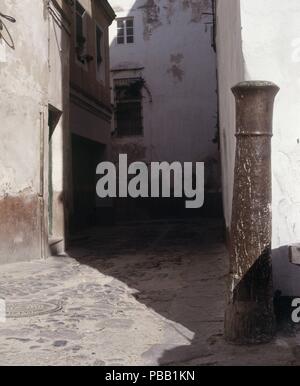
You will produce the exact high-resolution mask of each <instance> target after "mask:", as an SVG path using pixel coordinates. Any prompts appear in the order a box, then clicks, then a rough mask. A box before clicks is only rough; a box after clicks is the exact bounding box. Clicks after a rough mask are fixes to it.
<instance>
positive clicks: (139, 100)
mask: <svg viewBox="0 0 300 386" xmlns="http://www.w3.org/2000/svg"><path fill="white" fill-rule="evenodd" d="M139 80H140V78H136V77H130V78H119V79H114V99H115V113H114V116H115V119H114V120H115V132H116V136H117V137H118V138H126V137H127V138H129V137H143V136H144V116H143V93H142V90H140V95H139V96H134V95H133V96H132V97H131V98H126V97H125V98H124V99H119V98H118V97H117V88H118V87H120V88H122V85H121V84H118V83H121V82H122V83H123V82H124V83H125V84H124V86H123V87H124V89H125V88H126V87H128V88H129V87H130V85H131V84H134V82H135V81H139ZM119 105H120V106H122V107H125V106H126V105H128V106H130V107H131V109H132V107H133V105H136V106H137V108H138V111H139V114H138V116H139V121H136V122H135V125H132V126H133V127H134V128H135V130H130V131H128V132H125V133H124V132H123V133H122V132H121V131H120V129H119V125H118V121H119V120H118V107H119ZM122 113H124V112H123V111H122ZM138 122H139V123H140V125H138V124H137V123H138ZM137 127H139V129H138V130H136V128H137Z"/></svg>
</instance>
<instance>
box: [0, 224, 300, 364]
mask: <svg viewBox="0 0 300 386" xmlns="http://www.w3.org/2000/svg"><path fill="white" fill-rule="evenodd" d="M226 270H227V254H226V250H225V247H224V244H223V242H222V233H221V231H220V226H219V225H218V224H216V223H215V222H214V221H208V220H207V221H205V223H197V222H189V223H182V222H171V223H170V222H160V223H151V224H135V225H123V226H117V227H112V228H107V229H106V228H105V229H103V228H101V229H94V230H92V231H90V232H85V233H82V234H81V235H80V237H79V238H78V239H76V240H75V241H74V246H73V247H72V249H71V250H70V251H69V252H68V256H61V257H55V258H54V257H53V258H50V259H49V260H47V261H45V262H44V261H38V262H33V263H22V264H14V265H10V266H3V267H1V268H0V298H5V299H6V300H7V301H9V302H13V301H16V302H24V301H31V300H32V301H45V300H48V301H50V300H51V301H59V302H62V304H63V309H62V311H60V312H58V313H55V314H52V315H45V316H38V317H31V318H28V319H8V320H7V322H6V323H2V324H0V364H1V365H94V366H98V365H157V364H159V365H171V364H175V365H180V364H185V365H211V366H212V365H218V364H220V365H232V364H237V365H242V364H246V365H285V364H287V365H299V364H300V336H293V337H284V336H280V335H279V336H278V337H277V339H276V340H275V341H274V342H273V343H271V344H269V345H262V346H256V347H235V346H231V345H226V344H225V343H224V341H223V336H222V327H223V313H224V301H223V300H224V291H225V273H226Z"/></svg>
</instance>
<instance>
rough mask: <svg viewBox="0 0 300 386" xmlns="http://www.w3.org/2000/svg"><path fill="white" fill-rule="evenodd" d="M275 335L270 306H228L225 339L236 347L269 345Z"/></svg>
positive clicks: (240, 303) (255, 304) (256, 304)
mask: <svg viewBox="0 0 300 386" xmlns="http://www.w3.org/2000/svg"><path fill="white" fill-rule="evenodd" d="M275 334H276V320H275V315H274V312H273V307H272V306H265V305H264V304H258V303H254V302H241V301H240V302H236V303H234V304H229V305H228V307H227V310H226V313H225V339H226V341H227V342H229V343H232V344H236V345H255V344H263V343H269V342H271V341H272V340H273V338H274V337H275Z"/></svg>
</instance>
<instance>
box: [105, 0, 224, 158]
mask: <svg viewBox="0 0 300 386" xmlns="http://www.w3.org/2000/svg"><path fill="white" fill-rule="evenodd" d="M110 3H111V5H112V6H113V8H114V10H115V12H116V13H117V17H119V18H120V17H126V16H133V17H134V24H135V43H134V44H127V45H118V44H117V42H116V34H117V28H116V26H117V23H116V22H114V23H113V25H112V27H111V31H110V51H111V68H112V70H113V72H112V77H113V78H115V79H120V78H128V77H143V78H144V79H145V81H146V84H147V87H148V89H149V91H150V93H151V97H150V96H149V93H147V92H146V90H143V120H144V136H143V137H141V138H140V139H139V140H138V141H137V139H136V138H132V139H131V138H127V141H129V142H130V141H132V142H133V143H134V144H135V143H138V145H139V147H140V148H141V149H144V148H146V155H145V161H169V162H171V161H174V160H177V161H181V162H184V161H203V160H210V161H211V160H215V161H216V162H217V160H218V146H217V144H215V143H213V139H214V138H215V135H216V131H217V93H216V59H215V53H214V50H213V48H212V47H211V43H212V40H211V30H210V26H209V25H207V24H206V23H209V22H210V21H212V18H211V16H209V15H208V16H207V15H204V14H203V13H209V12H211V11H212V10H211V2H210V1H208V0H189V1H181V0H180V1H179V0H126V1H123V0H122V1H120V0H112V1H110ZM121 9H122V11H121ZM117 70H120V71H117ZM124 70H127V71H124ZM119 142H120V141H119ZM121 142H124V139H122V141H121ZM212 163H213V162H211V163H210V164H209V165H211V164H212Z"/></svg>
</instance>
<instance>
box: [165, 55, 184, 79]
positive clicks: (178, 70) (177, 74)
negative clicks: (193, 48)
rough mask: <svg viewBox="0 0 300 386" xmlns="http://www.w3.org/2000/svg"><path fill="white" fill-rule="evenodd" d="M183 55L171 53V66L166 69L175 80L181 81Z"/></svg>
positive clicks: (182, 75)
mask: <svg viewBox="0 0 300 386" xmlns="http://www.w3.org/2000/svg"><path fill="white" fill-rule="evenodd" d="M183 59H184V56H183V55H182V54H173V55H171V58H170V62H171V67H170V68H169V69H168V70H167V73H168V74H170V75H172V77H173V78H174V79H175V81H176V82H182V81H183V77H184V70H183V68H182V61H183Z"/></svg>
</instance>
